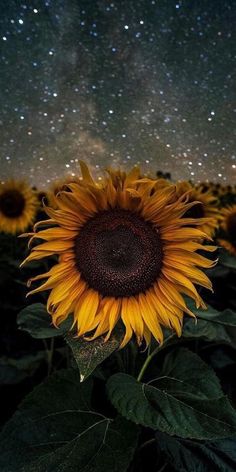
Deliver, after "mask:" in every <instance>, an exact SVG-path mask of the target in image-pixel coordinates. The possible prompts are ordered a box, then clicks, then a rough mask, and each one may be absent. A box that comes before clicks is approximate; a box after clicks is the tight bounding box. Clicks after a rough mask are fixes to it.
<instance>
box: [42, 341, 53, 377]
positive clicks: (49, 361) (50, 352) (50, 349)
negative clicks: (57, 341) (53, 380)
mask: <svg viewBox="0 0 236 472" xmlns="http://www.w3.org/2000/svg"><path fill="white" fill-rule="evenodd" d="M42 341H43V344H44V347H45V351H46V354H47V364H48V372H47V375H48V376H49V375H50V373H51V370H52V358H53V352H54V338H51V340H50V345H49V347H48V344H47V341H46V340H45V339H42Z"/></svg>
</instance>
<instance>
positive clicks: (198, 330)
mask: <svg viewBox="0 0 236 472" xmlns="http://www.w3.org/2000/svg"><path fill="white" fill-rule="evenodd" d="M187 304H188V307H189V308H190V309H191V310H192V311H193V313H195V314H196V316H197V321H195V320H193V319H187V320H186V322H185V324H184V328H183V337H184V338H202V339H203V340H206V341H211V342H216V343H219V342H220V343H223V344H230V345H231V346H233V347H235V348H236V312H235V311H232V310H230V309H226V310H223V311H221V312H220V311H217V310H215V309H214V308H212V307H211V306H208V310H197V309H196V308H195V306H194V303H193V302H192V301H189V300H188V302H187Z"/></svg>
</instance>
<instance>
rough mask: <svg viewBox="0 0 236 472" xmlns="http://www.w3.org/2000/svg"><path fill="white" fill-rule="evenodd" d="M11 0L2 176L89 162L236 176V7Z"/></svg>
mask: <svg viewBox="0 0 236 472" xmlns="http://www.w3.org/2000/svg"><path fill="white" fill-rule="evenodd" d="M128 3H129V5H128V4H127V6H126V5H125V3H124V2H122V3H119V2H113V3H112V2H109V1H107V0H101V1H95V2H86V1H85V0H81V2H77V1H75V0H70V1H69V0H66V1H63V0H58V2H51V1H49V0H48V1H45V0H44V1H42V2H40V5H39V2H31V1H29V0H27V1H25V2H24V3H22V4H20V2H17V3H15V2H13V0H10V1H9V2H8V3H7V5H6V6H4V7H2V13H1V17H0V38H2V48H1V57H0V59H1V71H2V86H1V96H0V100H1V109H2V118H1V121H0V126H1V130H2V133H1V134H2V139H1V144H0V146H1V157H0V159H1V179H6V178H8V177H10V176H11V175H16V176H19V175H21V176H22V177H27V178H29V179H30V180H31V182H32V184H36V185H37V186H45V185H47V184H48V183H49V182H50V181H52V180H53V179H56V178H60V177H61V176H62V175H63V174H65V173H70V174H72V175H75V174H76V173H77V171H78V162H79V160H80V159H85V160H87V161H89V163H90V164H91V165H92V166H93V167H94V170H95V171H96V172H97V173H98V175H99V172H100V171H101V168H103V167H104V166H107V165H113V166H117V165H122V164H128V165H129V166H131V165H133V164H136V163H139V164H141V165H142V168H143V171H144V172H146V173H150V174H151V173H153V172H155V171H157V170H162V171H164V172H171V174H172V177H173V179H175V180H176V179H177V180H178V179H192V180H195V181H204V180H205V181H207V180H208V181H209V180H212V181H225V182H229V183H231V182H234V180H235V175H236V173H235V169H236V160H235V126H234V120H235V113H236V109H235V105H234V103H235V88H234V78H233V73H232V71H233V65H234V62H235V58H236V53H235V50H234V42H233V35H232V32H233V29H234V21H233V18H234V14H233V13H234V12H233V8H234V5H233V3H232V2H230V1H227V0H224V1H222V2H219V3H218V2H217V4H216V3H215V2H214V1H213V0H210V1H209V2H207V4H205V6H204V7H203V4H200V2H199V4H196V5H195V6H194V7H191V8H189V7H187V5H186V4H185V3H184V2H182V1H179V2H176V1H175V2H174V1H173V2H172V1H171V2H168V5H167V3H166V2H164V1H156V0H152V1H149V0H137V1H134V0H132V1H131V2H128Z"/></svg>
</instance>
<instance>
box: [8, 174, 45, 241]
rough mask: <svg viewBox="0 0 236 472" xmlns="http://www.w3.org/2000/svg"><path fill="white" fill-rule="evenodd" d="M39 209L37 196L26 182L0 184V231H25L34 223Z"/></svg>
mask: <svg viewBox="0 0 236 472" xmlns="http://www.w3.org/2000/svg"><path fill="white" fill-rule="evenodd" d="M37 207H38V201H37V196H36V194H35V192H34V191H33V190H32V189H31V188H30V187H29V185H28V184H27V183H26V182H24V181H17V180H13V179H12V180H9V181H7V182H5V183H2V184H0V231H3V232H5V233H11V234H15V233H19V232H22V231H25V230H26V229H27V228H28V227H29V226H30V225H31V224H32V223H33V221H34V219H35V215H36V211H37Z"/></svg>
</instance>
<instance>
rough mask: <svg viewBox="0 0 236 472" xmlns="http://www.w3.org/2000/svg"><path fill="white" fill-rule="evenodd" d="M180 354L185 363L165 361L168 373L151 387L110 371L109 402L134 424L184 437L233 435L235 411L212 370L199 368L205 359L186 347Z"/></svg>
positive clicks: (204, 437)
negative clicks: (190, 352) (193, 353)
mask: <svg viewBox="0 0 236 472" xmlns="http://www.w3.org/2000/svg"><path fill="white" fill-rule="evenodd" d="M184 352H185V359H184ZM175 355H176V356H177V354H175ZM178 358H179V361H180V362H184V364H183V365H182V366H179V365H178V362H176V364H175V363H174V362H172V363H171V362H170V360H168V361H167V373H166V374H165V376H164V377H163V376H162V377H161V378H157V379H155V385H151V382H149V384H144V383H140V382H138V381H137V380H135V379H134V378H133V377H131V376H129V375H127V374H121V373H120V374H115V375H113V376H112V377H111V378H110V379H109V380H108V384H107V390H108V396H109V398H110V400H111V402H112V404H113V405H114V406H115V408H116V409H117V410H118V411H119V413H120V414H122V415H123V416H124V417H126V418H127V419H129V420H132V421H134V423H138V424H141V425H143V426H147V427H149V428H152V429H154V430H160V431H162V432H164V433H167V434H170V435H176V436H179V437H182V438H195V439H201V440H203V439H219V438H224V437H227V436H232V435H234V434H236V412H235V410H234V409H233V407H232V406H231V404H230V402H229V400H228V399H227V398H226V397H224V396H223V394H222V392H221V389H220V385H219V382H218V380H217V379H216V377H215V375H214V373H213V372H212V370H211V369H208V368H207V366H206V365H204V368H203V364H204V363H203V361H201V360H200V359H199V358H198V356H197V355H191V354H188V351H187V350H184V351H182V353H181V354H180V355H179V356H178ZM181 359H182V360H181ZM170 365H172V367H171V369H170V368H169V366H170ZM184 366H185V367H186V371H185V369H184ZM191 369H192V372H193V373H192V374H191V375H190V370H191ZM168 372H169V375H168ZM195 372H196V380H194V379H193V377H194V373H195ZM201 372H202V374H201ZM197 379H198V382H197ZM208 379H209V383H210V385H208Z"/></svg>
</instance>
